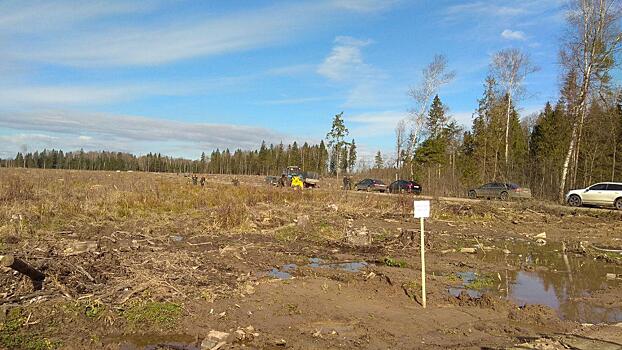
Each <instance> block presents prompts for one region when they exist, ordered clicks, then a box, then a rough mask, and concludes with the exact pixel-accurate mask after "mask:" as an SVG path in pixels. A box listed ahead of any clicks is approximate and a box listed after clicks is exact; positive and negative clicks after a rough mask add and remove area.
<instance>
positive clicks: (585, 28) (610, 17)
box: [559, 0, 622, 201]
mask: <svg viewBox="0 0 622 350" xmlns="http://www.w3.org/2000/svg"><path fill="white" fill-rule="evenodd" d="M621 11H622V7H621V6H620V2H619V1H617V0H574V1H573V4H572V8H571V9H570V11H569V13H568V24H569V27H570V31H569V33H568V36H567V38H566V39H565V41H564V42H563V44H562V49H561V54H560V56H561V57H560V58H561V62H562V65H563V67H564V68H565V70H566V72H568V74H573V73H574V72H576V80H577V81H576V85H577V87H578V92H577V96H576V103H574V104H573V105H572V106H571V107H570V114H571V116H572V117H573V125H572V133H571V137H570V143H569V146H568V151H567V153H566V157H565V159H564V163H563V166H562V175H561V181H560V186H559V199H560V201H563V199H564V192H565V189H566V180H567V176H568V168H569V166H570V161H571V159H573V156H574V160H573V162H574V168H576V167H577V162H578V154H579V146H580V144H581V134H582V131H583V124H584V121H585V116H586V111H587V103H588V101H589V98H590V94H591V92H592V90H593V89H594V87H595V86H599V85H597V84H595V82H599V81H606V80H608V79H609V76H608V72H609V69H610V68H611V67H612V66H613V63H614V56H615V54H616V53H617V52H618V51H619V49H620V41H621V40H622V35H621V33H620V30H619V26H618V23H619V20H620V18H621Z"/></svg>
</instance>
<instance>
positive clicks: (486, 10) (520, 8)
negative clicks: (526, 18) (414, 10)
mask: <svg viewBox="0 0 622 350" xmlns="http://www.w3.org/2000/svg"><path fill="white" fill-rule="evenodd" d="M524 5H526V4H525V2H523V4H516V6H505V5H495V4H491V3H490V2H488V1H486V2H485V1H475V2H470V3H462V4H459V5H453V6H449V7H448V8H447V10H446V13H447V14H448V15H449V16H463V15H465V14H480V15H487V16H493V17H498V16H503V17H512V16H517V15H522V14H525V13H527V12H528V9H527V8H526V6H524Z"/></svg>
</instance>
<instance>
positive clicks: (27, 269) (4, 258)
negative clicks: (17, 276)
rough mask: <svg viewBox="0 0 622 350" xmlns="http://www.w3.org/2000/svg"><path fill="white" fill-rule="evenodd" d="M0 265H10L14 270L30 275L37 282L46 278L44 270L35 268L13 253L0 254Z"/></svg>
mask: <svg viewBox="0 0 622 350" xmlns="http://www.w3.org/2000/svg"><path fill="white" fill-rule="evenodd" d="M0 266H4V267H10V268H12V269H13V270H15V271H17V272H19V273H21V274H23V275H26V276H28V277H29V278H30V279H31V280H33V281H35V282H41V281H43V280H44V279H45V275H44V274H43V272H41V271H39V270H37V269H35V268H34V267H32V266H31V265H30V264H28V263H27V262H25V261H24V260H22V259H20V258H16V257H14V256H13V255H0Z"/></svg>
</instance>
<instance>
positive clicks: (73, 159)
mask: <svg viewBox="0 0 622 350" xmlns="http://www.w3.org/2000/svg"><path fill="white" fill-rule="evenodd" d="M329 159H333V158H331V157H330V156H329V151H328V148H327V147H326V145H325V144H324V141H323V140H322V141H320V143H319V144H316V145H310V144H308V143H307V142H305V143H303V144H302V146H299V144H298V142H296V141H294V142H293V143H291V144H287V145H284V144H283V143H279V144H277V145H274V144H270V145H267V144H266V143H265V142H262V144H261V146H260V147H259V149H257V150H241V149H237V150H235V151H233V152H231V151H230V150H229V149H225V150H219V149H217V150H214V151H212V152H211V153H210V154H209V155H208V154H206V153H205V152H203V153H202V154H201V157H200V159H198V160H190V159H185V158H175V157H169V156H164V155H161V154H160V153H149V154H146V155H142V156H136V155H133V154H130V153H124V152H108V151H89V152H85V151H84V150H80V151H77V152H63V151H62V150H43V151H41V152H39V151H35V152H30V153H22V152H19V153H17V155H16V157H15V158H13V159H0V166H3V167H24V168H40V169H75V170H108V171H116V170H122V171H129V170H131V171H148V172H184V173H186V172H202V173H212V174H237V175H270V174H272V175H278V174H280V173H281V172H282V171H283V169H285V168H286V167H287V166H299V167H301V169H303V170H304V171H312V172H316V173H319V174H321V175H326V174H328V173H329V172H333V173H334V172H336V171H337V168H334V167H332V166H331V165H330V164H332V163H330V162H329ZM349 160H352V162H354V161H355V160H356V146H355V144H354V140H352V142H350V143H349V147H348V148H347V152H346V155H345V156H343V155H342V158H341V161H340V162H339V163H340V167H339V168H340V169H341V170H342V171H348V169H350V170H351V169H352V166H351V165H350V163H349Z"/></svg>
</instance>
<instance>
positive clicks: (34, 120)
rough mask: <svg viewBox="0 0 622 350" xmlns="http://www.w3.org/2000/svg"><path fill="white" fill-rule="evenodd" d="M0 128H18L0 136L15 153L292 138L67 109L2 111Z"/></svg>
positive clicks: (192, 150)
mask: <svg viewBox="0 0 622 350" xmlns="http://www.w3.org/2000/svg"><path fill="white" fill-rule="evenodd" d="M0 128H6V129H10V130H15V134H13V135H8V136H2V138H0V140H2V141H3V142H0V152H2V153H7V152H17V151H18V150H19V146H20V145H22V144H28V145H29V149H34V148H35V147H39V148H41V147H47V148H62V149H65V150H70V149H75V148H76V147H78V148H79V147H84V148H85V149H95V150H97V149H99V150H101V149H106V150H113V151H129V152H146V151H153V150H156V151H162V152H165V151H166V150H167V147H168V149H169V150H175V151H174V152H177V154H178V155H184V156H194V157H196V156H198V154H200V152H201V151H209V150H211V149H215V148H221V149H222V148H232V149H235V148H242V149H254V148H256V147H257V146H258V145H259V144H261V141H262V140H265V141H266V142H280V141H281V140H283V141H284V142H287V141H289V140H291V138H290V137H288V136H286V135H283V134H281V133H279V132H276V131H274V130H271V129H266V128H260V127H253V126H245V125H232V124H208V123H189V122H183V121H175V120H165V119H155V118H145V117H138V116H122V115H111V114H103V113H79V112H67V111H43V112H27V113H12V112H0ZM21 130H28V131H30V132H31V133H24V132H22V131H21ZM37 145H38V146H37ZM172 145H174V147H173V146H172Z"/></svg>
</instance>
